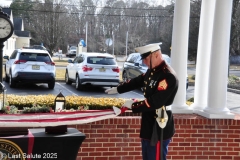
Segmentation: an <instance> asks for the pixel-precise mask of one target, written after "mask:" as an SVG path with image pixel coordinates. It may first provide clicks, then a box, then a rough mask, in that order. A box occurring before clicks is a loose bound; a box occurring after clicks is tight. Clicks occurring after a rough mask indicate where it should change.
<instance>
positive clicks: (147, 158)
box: [142, 139, 171, 160]
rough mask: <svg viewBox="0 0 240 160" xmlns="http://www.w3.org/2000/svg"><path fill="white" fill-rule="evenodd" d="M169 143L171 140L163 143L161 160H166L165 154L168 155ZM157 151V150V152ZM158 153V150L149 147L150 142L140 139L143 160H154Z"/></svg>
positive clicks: (154, 147) (155, 147)
mask: <svg viewBox="0 0 240 160" xmlns="http://www.w3.org/2000/svg"><path fill="white" fill-rule="evenodd" d="M170 142H171V139H168V140H164V141H163V159H161V160H166V159H167V158H166V157H167V153H168V145H169V143H170ZM157 149H159V150H158V151H157ZM157 152H158V153H160V148H158V147H157V145H156V146H151V145H150V140H146V139H142V157H143V160H156V155H157V154H158V153H157ZM159 160H160V159H159Z"/></svg>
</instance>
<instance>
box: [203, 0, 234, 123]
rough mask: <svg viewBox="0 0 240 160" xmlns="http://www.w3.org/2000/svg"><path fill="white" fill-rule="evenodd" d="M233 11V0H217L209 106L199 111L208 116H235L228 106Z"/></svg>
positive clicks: (227, 117)
mask: <svg viewBox="0 0 240 160" xmlns="http://www.w3.org/2000/svg"><path fill="white" fill-rule="evenodd" d="M231 13H232V0H228V1H226V0H217V1H216V6H215V14H214V23H213V39H212V49H211V51H212V54H211V59H210V71H209V87H208V101H207V104H208V106H207V107H206V108H205V109H204V110H203V112H201V113H199V114H200V115H202V116H205V117H207V118H221V119H224V118H226V119H229V118H230V119H231V118H234V115H233V114H231V113H230V111H229V109H228V108H227V80H228V58H229V42H230V29H231Z"/></svg>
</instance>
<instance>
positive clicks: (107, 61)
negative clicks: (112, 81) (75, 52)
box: [87, 57, 116, 65]
mask: <svg viewBox="0 0 240 160" xmlns="http://www.w3.org/2000/svg"><path fill="white" fill-rule="evenodd" d="M87 63H89V64H102V65H115V64H116V62H115V61H114V59H113V58H111V57H88V58H87Z"/></svg>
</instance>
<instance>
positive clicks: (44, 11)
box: [10, 8, 171, 18]
mask: <svg viewBox="0 0 240 160" xmlns="http://www.w3.org/2000/svg"><path fill="white" fill-rule="evenodd" d="M10 9H12V10H20V11H26V12H28V11H30V12H43V13H57V14H60V13H65V14H76V15H79V14H81V15H89V16H110V17H162V18H164V17H171V16H163V15H139V16H138V15H120V14H100V13H96V14H91V13H82V12H66V11H56V12H54V11H46V10H33V9H28V10H25V9H15V8H10Z"/></svg>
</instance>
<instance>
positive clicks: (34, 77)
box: [4, 49, 56, 89]
mask: <svg viewBox="0 0 240 160" xmlns="http://www.w3.org/2000/svg"><path fill="white" fill-rule="evenodd" d="M4 59H7V61H6V65H5V81H6V82H9V85H10V87H15V86H16V84H17V83H19V82H30V83H47V84H48V88H49V89H53V88H54V86H55V77H56V68H55V63H54V61H53V60H52V58H51V56H50V54H49V53H48V51H45V50H38V49H16V50H14V51H13V53H12V55H11V56H10V57H9V56H4Z"/></svg>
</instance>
